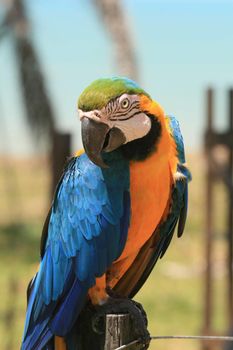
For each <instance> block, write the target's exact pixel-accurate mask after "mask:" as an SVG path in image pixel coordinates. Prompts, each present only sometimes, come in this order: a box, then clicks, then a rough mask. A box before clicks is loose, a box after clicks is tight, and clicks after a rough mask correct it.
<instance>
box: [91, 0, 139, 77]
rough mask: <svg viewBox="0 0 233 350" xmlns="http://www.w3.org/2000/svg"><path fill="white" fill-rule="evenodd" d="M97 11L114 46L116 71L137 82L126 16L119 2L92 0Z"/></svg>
mask: <svg viewBox="0 0 233 350" xmlns="http://www.w3.org/2000/svg"><path fill="white" fill-rule="evenodd" d="M92 1H93V2H94V4H95V6H96V7H97V9H98V10H99V12H100V14H101V16H102V18H103V20H104V23H105V25H106V28H107V30H108V32H109V33H110V35H111V37H112V40H113V43H114V46H115V57H116V58H115V59H116V66H117V70H118V72H119V73H120V74H121V75H125V76H128V77H130V78H132V79H135V80H138V69H137V62H136V56H135V52H134V47H133V43H132V38H131V35H130V31H129V26H128V22H127V16H126V15H125V11H124V9H123V5H122V2H121V1H120V0H92Z"/></svg>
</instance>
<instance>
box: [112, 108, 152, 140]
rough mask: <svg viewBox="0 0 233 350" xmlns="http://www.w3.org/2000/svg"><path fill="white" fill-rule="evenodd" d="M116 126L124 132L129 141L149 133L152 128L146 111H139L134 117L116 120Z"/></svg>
mask: <svg viewBox="0 0 233 350" xmlns="http://www.w3.org/2000/svg"><path fill="white" fill-rule="evenodd" d="M114 126H115V127H117V128H118V129H120V130H121V131H122V132H123V134H124V135H125V138H126V141H125V143H127V142H130V141H133V140H136V139H140V138H142V137H143V136H145V135H147V134H148V132H149V131H150V128H151V120H150V118H149V117H148V116H147V115H146V114H145V113H139V114H136V115H134V116H133V118H130V119H127V120H117V121H115V122H114Z"/></svg>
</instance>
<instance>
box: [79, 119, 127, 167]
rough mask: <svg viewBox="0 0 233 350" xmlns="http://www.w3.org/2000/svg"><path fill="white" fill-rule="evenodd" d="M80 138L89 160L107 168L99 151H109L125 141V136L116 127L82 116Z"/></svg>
mask: <svg viewBox="0 0 233 350" xmlns="http://www.w3.org/2000/svg"><path fill="white" fill-rule="evenodd" d="M82 140H83V146H84V149H85V151H86V153H87V155H88V157H89V158H90V160H91V161H92V162H93V163H95V164H96V165H98V166H100V167H102V168H107V167H108V166H107V165H106V164H105V163H104V161H103V159H102V157H101V152H102V151H104V152H111V151H113V150H114V149H116V148H118V147H119V146H121V145H122V144H123V143H125V141H126V138H125V136H124V134H123V133H122V131H121V130H120V129H118V128H114V127H113V128H112V129H110V127H109V126H108V125H107V124H105V123H102V122H96V121H94V120H92V119H89V118H87V117H84V118H83V119H82Z"/></svg>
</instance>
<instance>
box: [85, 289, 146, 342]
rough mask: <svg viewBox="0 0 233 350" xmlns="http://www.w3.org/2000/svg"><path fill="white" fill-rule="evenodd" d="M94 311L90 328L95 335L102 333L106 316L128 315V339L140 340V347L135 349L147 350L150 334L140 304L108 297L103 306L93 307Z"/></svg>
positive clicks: (126, 299) (125, 299)
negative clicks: (129, 331)
mask: <svg viewBox="0 0 233 350" xmlns="http://www.w3.org/2000/svg"><path fill="white" fill-rule="evenodd" d="M95 309H96V313H95V314H94V315H93V317H92V328H93V329H94V331H95V332H96V333H99V334H103V333H104V331H105V329H104V327H105V326H104V325H105V322H104V320H105V316H106V315H107V314H129V315H130V321H131V335H130V338H131V339H132V340H136V339H140V346H139V347H137V349H148V347H149V343H150V334H149V332H148V330H147V325H148V321H147V316H146V313H145V311H144V309H143V307H142V305H141V304H139V303H138V302H136V301H134V300H131V299H128V298H120V297H115V298H113V297H112V296H110V297H109V299H108V301H107V302H106V303H105V304H104V305H100V306H95ZM135 348H136V347H135Z"/></svg>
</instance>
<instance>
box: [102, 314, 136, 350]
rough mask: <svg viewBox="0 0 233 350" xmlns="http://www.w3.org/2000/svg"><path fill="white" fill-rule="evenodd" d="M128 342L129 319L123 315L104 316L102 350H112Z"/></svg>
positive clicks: (126, 315) (127, 315)
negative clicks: (103, 343)
mask: <svg viewBox="0 0 233 350" xmlns="http://www.w3.org/2000/svg"><path fill="white" fill-rule="evenodd" d="M129 340H130V317H129V314H125V315H106V331H105V345H104V350H114V349H116V348H118V347H119V346H121V345H125V344H127V343H129Z"/></svg>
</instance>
